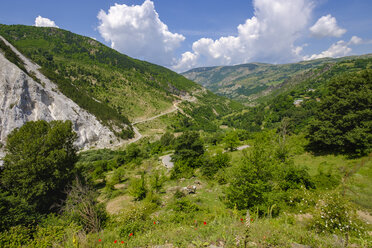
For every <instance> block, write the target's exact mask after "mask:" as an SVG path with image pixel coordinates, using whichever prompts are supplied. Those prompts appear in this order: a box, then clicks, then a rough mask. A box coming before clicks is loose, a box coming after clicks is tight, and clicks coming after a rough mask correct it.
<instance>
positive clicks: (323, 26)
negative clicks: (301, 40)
mask: <svg viewBox="0 0 372 248" xmlns="http://www.w3.org/2000/svg"><path fill="white" fill-rule="evenodd" d="M310 32H311V34H312V36H315V37H318V38H323V37H341V36H342V35H343V34H345V33H346V29H343V28H340V27H339V26H338V25H337V20H336V18H334V17H333V16H331V15H326V16H322V17H320V18H319V19H318V21H317V22H316V23H315V24H314V26H312V27H311V28H310Z"/></svg>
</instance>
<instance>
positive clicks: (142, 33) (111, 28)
mask: <svg viewBox="0 0 372 248" xmlns="http://www.w3.org/2000/svg"><path fill="white" fill-rule="evenodd" d="M97 18H98V19H99V20H100V25H99V26H98V30H99V32H100V34H101V36H102V37H103V38H104V39H105V40H106V41H107V42H111V47H112V48H114V49H116V50H118V51H120V52H122V53H125V54H127V55H129V56H132V57H136V58H140V59H145V60H148V61H151V62H154V63H159V64H162V65H171V64H172V63H174V61H173V60H174V50H175V49H176V48H178V47H179V46H180V44H181V43H182V41H184V40H185V37H184V36H183V35H181V34H177V33H171V32H170V31H169V30H168V26H167V25H166V24H164V23H163V22H162V21H161V20H160V19H159V15H158V13H157V12H156V10H155V7H154V3H153V2H152V1H150V0H145V2H144V3H143V4H142V5H132V6H127V5H125V4H122V5H120V4H115V5H114V6H111V7H110V9H109V10H108V12H107V13H106V12H105V11H104V10H101V11H100V12H99V13H98V16H97Z"/></svg>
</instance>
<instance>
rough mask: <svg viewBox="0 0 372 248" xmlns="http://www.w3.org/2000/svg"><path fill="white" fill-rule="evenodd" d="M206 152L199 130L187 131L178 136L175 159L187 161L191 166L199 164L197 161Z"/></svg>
mask: <svg viewBox="0 0 372 248" xmlns="http://www.w3.org/2000/svg"><path fill="white" fill-rule="evenodd" d="M203 154H204V147H203V141H202V140H201V138H200V135H199V133H198V132H188V131H187V132H185V133H183V134H182V135H181V136H180V137H178V138H177V140H176V144H175V153H174V156H173V159H175V160H176V161H180V160H182V161H186V162H187V164H188V165H190V166H191V167H196V166H197V163H196V162H197V161H198V160H199V159H198V158H200V156H201V155H203Z"/></svg>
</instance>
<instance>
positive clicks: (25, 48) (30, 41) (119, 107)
mask: <svg viewBox="0 0 372 248" xmlns="http://www.w3.org/2000/svg"><path fill="white" fill-rule="evenodd" d="M0 35H1V36H3V37H4V38H5V39H4V42H9V43H10V44H11V45H13V46H14V47H15V48H16V49H18V51H19V52H20V56H23V55H24V56H26V57H27V59H29V60H30V61H29V64H32V65H33V69H32V70H30V69H29V68H26V67H25V66H24V64H23V62H22V60H20V59H19V58H18V57H17V56H16V55H14V54H12V52H11V49H10V48H9V47H8V46H7V45H6V44H5V43H4V44H2V52H3V54H4V55H5V56H7V59H8V60H9V61H11V62H12V63H13V64H14V65H15V66H16V67H18V68H19V69H20V70H21V71H23V72H24V74H25V75H27V76H29V77H31V78H32V79H33V80H34V81H35V82H37V83H39V84H40V85H39V86H42V87H45V84H46V83H45V82H44V81H43V80H40V79H39V77H43V78H45V79H46V80H48V81H49V80H50V81H51V82H53V83H54V84H55V86H51V89H53V90H54V91H58V92H61V93H62V94H63V95H64V96H66V98H69V99H71V100H72V101H73V102H74V103H76V104H77V106H79V107H80V108H81V109H84V110H85V111H87V112H88V113H90V114H92V115H93V116H95V118H97V120H98V121H99V122H100V123H101V124H103V126H106V127H108V129H110V130H111V131H110V132H111V134H112V133H113V134H115V135H114V136H117V137H120V138H123V139H128V138H131V137H133V135H134V134H137V137H136V138H137V139H138V138H139V137H140V134H139V133H138V131H137V130H136V129H134V130H133V128H131V125H130V122H133V123H139V122H143V120H152V119H154V117H156V116H163V115H164V114H165V113H173V112H175V110H177V111H176V113H175V114H176V116H174V118H171V117H170V119H169V120H166V121H163V123H162V124H161V125H162V126H163V129H164V130H165V128H167V126H169V125H173V127H174V128H177V126H178V127H181V126H182V127H183V128H192V129H205V128H207V126H210V125H211V124H210V122H211V121H213V120H216V119H217V118H219V117H221V116H223V115H226V114H229V113H231V111H233V110H234V109H239V108H240V106H239V104H236V103H234V102H232V101H230V100H227V99H226V98H223V97H220V96H216V95H214V94H212V93H211V92H209V91H206V90H205V89H204V88H202V87H201V86H200V85H198V84H196V83H194V82H192V81H190V80H188V79H186V78H185V77H183V76H181V75H179V74H177V73H175V72H173V71H171V70H169V69H166V68H164V67H161V66H158V65H154V64H151V63H148V62H145V61H140V60H136V59H133V58H130V57H128V56H126V55H123V54H120V53H119V52H117V51H115V50H113V49H111V48H108V47H106V46H105V45H103V44H101V43H99V42H97V41H95V40H94V39H91V38H88V37H83V36H80V35H77V34H73V33H71V32H69V31H65V30H61V29H58V28H40V27H32V26H22V25H12V26H7V25H0ZM34 63H35V64H34ZM3 69H4V68H3ZM36 75H39V76H38V77H37V76H36ZM10 83H11V82H10ZM35 101H36V100H35ZM185 102H188V103H187V104H186V103H185ZM176 103H177V104H178V103H179V107H180V108H177V109H173V108H174V104H176ZM186 105H187V113H185V112H183V111H182V108H184V107H185V108H186ZM9 107H10V106H8V105H3V106H2V111H8V110H9V109H8V108H9ZM59 107H61V108H62V107H63V103H61V104H60V106H59ZM32 111H34V109H33V110H32ZM200 114H201V115H200ZM26 119H27V118H26ZM26 119H25V120H26ZM31 119H37V118H36V117H35V118H31ZM46 119H48V118H46ZM27 120H28V119H27ZM185 120H187V122H188V123H189V125H186V126H185V125H183V122H184V121H185ZM16 126H19V125H16ZM16 126H14V127H16ZM217 127H218V125H216V124H213V129H216V128H217ZM8 129H9V130H11V129H12V128H8ZM133 131H134V132H133ZM164 132H165V131H164Z"/></svg>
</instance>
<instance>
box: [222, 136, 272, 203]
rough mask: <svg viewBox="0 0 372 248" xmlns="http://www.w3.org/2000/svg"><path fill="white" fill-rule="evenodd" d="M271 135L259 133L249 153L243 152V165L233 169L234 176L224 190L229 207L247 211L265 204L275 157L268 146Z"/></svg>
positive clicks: (270, 187)
mask: <svg viewBox="0 0 372 248" xmlns="http://www.w3.org/2000/svg"><path fill="white" fill-rule="evenodd" d="M271 138H272V135H268V134H266V133H260V134H259V135H258V137H256V139H255V141H254V144H253V147H252V149H250V151H249V153H247V152H244V163H242V164H241V165H239V166H238V167H237V168H236V169H235V173H234V174H235V175H234V177H232V178H231V180H230V185H229V187H228V188H227V189H226V200H227V205H228V206H229V207H234V206H236V207H237V208H238V209H248V208H251V207H253V206H255V205H259V204H262V203H264V202H265V193H266V192H270V191H271V189H272V186H271V184H270V181H272V180H273V178H274V175H273V173H272V172H273V171H274V170H275V169H274V166H275V161H274V159H275V157H274V156H273V155H272V152H271V149H270V146H271V142H270V140H271Z"/></svg>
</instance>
